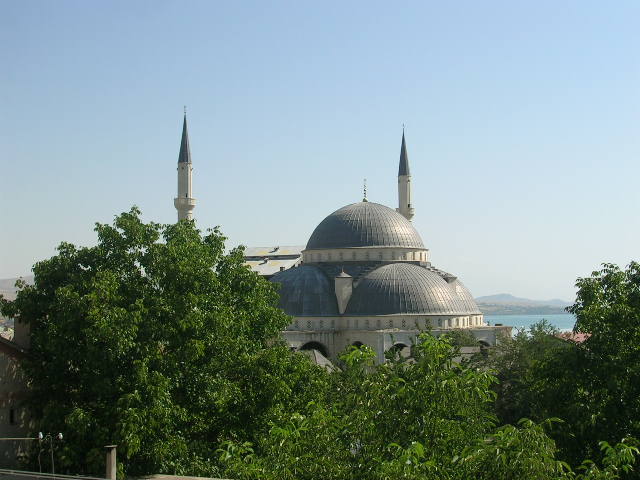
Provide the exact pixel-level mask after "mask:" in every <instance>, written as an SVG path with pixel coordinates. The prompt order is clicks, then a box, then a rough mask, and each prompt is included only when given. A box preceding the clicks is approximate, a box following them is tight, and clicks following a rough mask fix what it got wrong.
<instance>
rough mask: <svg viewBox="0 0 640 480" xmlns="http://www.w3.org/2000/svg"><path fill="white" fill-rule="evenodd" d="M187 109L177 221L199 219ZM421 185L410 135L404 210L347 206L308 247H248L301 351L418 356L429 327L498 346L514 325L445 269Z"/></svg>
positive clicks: (401, 178)
mask: <svg viewBox="0 0 640 480" xmlns="http://www.w3.org/2000/svg"><path fill="white" fill-rule="evenodd" d="M191 165H192V164H191V155H190V152H189V142H188V134H187V123H186V116H185V120H184V124H183V133H182V143H181V148H180V155H179V160H178V196H177V197H176V199H175V202H174V205H175V207H176V209H177V210H178V219H179V220H181V219H183V218H191V214H192V213H191V212H192V210H193V207H194V206H195V199H194V198H192V193H191V192H192V189H191V181H192V176H191V172H192V167H191ZM181 167H182V168H181ZM411 193H412V184H411V173H410V168H409V156H408V154H407V146H406V140H405V135H404V132H403V134H402V143H401V148H400V162H399V167H398V207H397V208H396V209H395V210H394V209H392V208H389V207H387V206H384V205H381V204H378V203H374V202H369V201H367V199H366V197H365V198H363V200H362V201H361V202H357V203H353V204H350V205H346V206H344V207H342V208H340V209H338V210H336V211H335V212H333V213H331V214H330V215H328V216H327V217H326V218H325V219H324V220H322V221H321V222H320V223H319V224H318V226H317V227H316V228H315V230H314V231H313V233H312V234H311V237H310V238H309V240H308V242H307V244H306V246H305V247H279V246H277V247H271V248H269V247H265V248H248V249H247V250H246V252H245V260H246V262H247V265H248V266H249V268H251V269H252V270H254V271H256V272H257V273H258V274H259V275H261V276H263V277H265V278H267V279H269V280H270V281H272V282H274V283H276V284H278V286H279V294H280V307H281V308H282V309H283V310H284V311H285V312H286V313H287V314H289V315H291V317H292V323H291V324H290V325H289V326H288V327H287V328H286V330H285V331H283V332H282V335H283V336H284V338H285V340H286V341H287V342H288V343H289V345H290V346H291V348H292V349H296V350H307V351H313V352H315V353H316V354H317V353H319V354H321V355H322V356H324V357H326V358H328V359H329V360H335V359H336V358H337V356H338V355H339V354H340V353H341V352H343V351H344V350H345V349H347V348H348V347H349V346H351V345H356V346H359V345H365V344H366V345H368V346H370V347H371V348H372V349H373V350H374V351H375V352H376V355H377V359H378V361H380V362H382V361H384V358H385V352H387V351H388V350H390V349H394V350H397V351H399V352H400V353H403V354H409V351H410V347H411V345H413V344H414V343H415V342H416V339H417V337H418V335H419V334H420V333H421V332H422V331H425V330H428V331H430V332H431V333H432V334H434V335H440V334H443V333H446V332H448V331H451V330H453V329H465V330H467V331H469V332H470V333H472V334H473V335H474V336H475V338H476V339H477V341H478V343H479V345H484V346H492V345H495V344H496V343H497V342H499V340H500V338H501V336H502V335H510V333H511V327H506V326H489V325H487V324H486V323H485V321H484V316H483V314H482V312H481V311H480V310H479V309H478V306H477V305H476V302H475V300H474V299H473V296H472V295H471V293H470V292H469V290H468V289H467V288H466V287H465V286H464V284H463V283H462V281H461V280H460V279H459V278H458V277H457V276H456V275H453V274H451V273H448V272H445V271H443V270H440V269H438V268H436V267H435V266H434V265H433V264H432V263H431V259H430V252H429V249H428V248H426V247H425V245H424V243H423V241H422V238H421V237H420V234H419V233H418V231H417V230H416V229H415V227H414V226H413V224H412V222H411V219H412V218H413V216H414V215H415V208H414V205H413V204H412V195H411Z"/></svg>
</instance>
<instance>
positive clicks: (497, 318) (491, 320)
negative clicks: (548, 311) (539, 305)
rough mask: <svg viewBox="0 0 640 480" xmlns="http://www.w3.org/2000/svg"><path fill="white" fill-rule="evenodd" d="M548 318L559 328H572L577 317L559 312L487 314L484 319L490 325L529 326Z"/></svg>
mask: <svg viewBox="0 0 640 480" xmlns="http://www.w3.org/2000/svg"><path fill="white" fill-rule="evenodd" d="M543 318H544V319H546V320H547V321H548V322H549V323H550V324H551V325H553V326H554V327H556V328H557V329H559V330H571V329H573V324H574V323H575V321H576V318H575V317H574V316H573V315H571V314H570V313H559V314H556V315H485V316H484V321H485V322H487V323H488V324H489V325H495V324H496V323H501V324H503V325H510V326H512V327H516V328H521V327H524V328H529V327H530V326H531V325H532V324H534V323H538V322H539V321H541V320H542V319H543Z"/></svg>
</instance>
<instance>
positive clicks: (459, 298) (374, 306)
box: [345, 263, 480, 315]
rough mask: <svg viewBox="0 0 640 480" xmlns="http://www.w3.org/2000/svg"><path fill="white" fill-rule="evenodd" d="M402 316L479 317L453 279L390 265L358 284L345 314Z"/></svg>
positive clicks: (418, 268)
mask: <svg viewBox="0 0 640 480" xmlns="http://www.w3.org/2000/svg"><path fill="white" fill-rule="evenodd" d="M443 275H444V276H443ZM445 278H447V279H448V280H447V279H445ZM402 313H408V314H411V313H415V314H428V315H479V314H480V310H478V306H477V305H476V302H475V301H474V299H473V297H472V296H471V294H470V293H469V291H468V290H467V289H466V287H465V286H464V285H462V283H461V282H460V281H458V280H457V279H456V278H455V277H453V276H449V277H446V274H443V272H441V273H438V272H435V271H433V270H429V269H427V268H424V267H421V266H419V265H415V264H409V263H392V264H389V265H384V266H382V267H380V268H377V269H375V270H374V271H372V272H370V273H369V274H368V275H367V276H365V277H364V278H363V279H362V280H361V281H360V282H359V284H358V286H357V287H356V288H355V289H354V291H353V296H352V297H351V300H350V301H349V304H348V305H347V310H346V312H345V314H346V315H392V314H402Z"/></svg>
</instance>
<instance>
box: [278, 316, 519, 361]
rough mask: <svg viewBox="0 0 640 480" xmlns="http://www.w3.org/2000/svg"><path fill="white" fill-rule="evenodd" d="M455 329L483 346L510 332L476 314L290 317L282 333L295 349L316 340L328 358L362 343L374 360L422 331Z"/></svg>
mask: <svg viewBox="0 0 640 480" xmlns="http://www.w3.org/2000/svg"><path fill="white" fill-rule="evenodd" d="M455 328H464V329H467V330H469V331H470V332H471V333H472V334H473V335H474V336H475V337H476V338H477V339H478V342H479V344H482V345H487V346H493V345H496V344H497V343H499V342H500V338H501V335H511V327H495V326H487V325H485V323H484V317H483V315H482V314H478V315H466V316H446V315H432V316H430V315H386V316H360V317H342V316H340V317H294V320H293V322H292V323H291V325H289V326H288V327H287V329H286V330H285V331H284V332H283V336H284V338H285V340H286V341H287V342H288V343H289V345H290V346H291V347H292V348H294V349H296V350H299V349H301V348H303V347H305V345H307V344H310V343H312V342H316V343H318V344H320V345H322V347H323V348H324V349H325V350H326V353H327V356H328V358H330V359H331V360H335V359H336V358H337V356H338V355H339V354H340V353H341V352H343V351H344V350H345V349H346V348H348V347H349V346H350V345H353V344H354V343H361V344H366V345H369V346H370V347H371V348H373V349H374V350H375V351H376V354H377V358H378V361H380V362H382V361H384V352H386V351H387V350H389V349H390V348H392V347H393V346H394V345H397V344H403V345H406V346H411V345H412V344H413V343H415V341H416V337H417V336H418V335H419V334H420V332H422V331H430V332H431V333H432V334H434V335H441V334H443V333H446V332H447V331H450V330H451V329H455Z"/></svg>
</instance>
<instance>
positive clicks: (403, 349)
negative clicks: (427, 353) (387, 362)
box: [389, 343, 411, 358]
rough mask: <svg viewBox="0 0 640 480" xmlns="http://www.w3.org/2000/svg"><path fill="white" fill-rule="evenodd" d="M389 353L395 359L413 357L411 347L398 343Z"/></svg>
mask: <svg viewBox="0 0 640 480" xmlns="http://www.w3.org/2000/svg"><path fill="white" fill-rule="evenodd" d="M389 352H390V353H391V354H392V355H393V356H394V357H395V356H396V355H399V356H401V357H403V358H409V357H410V356H411V347H409V346H408V345H406V344H404V343H396V344H395V345H394V346H393V347H391V348H390V349H389Z"/></svg>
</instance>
